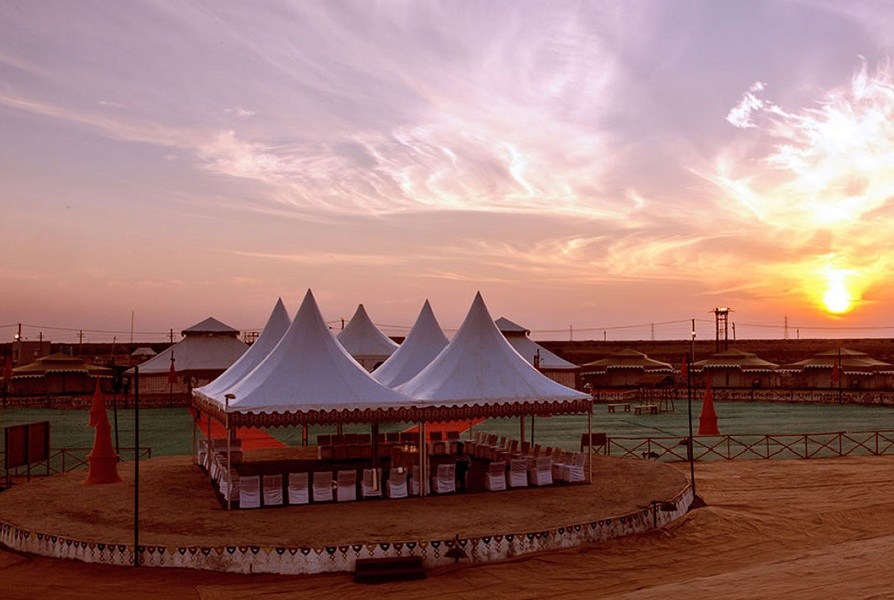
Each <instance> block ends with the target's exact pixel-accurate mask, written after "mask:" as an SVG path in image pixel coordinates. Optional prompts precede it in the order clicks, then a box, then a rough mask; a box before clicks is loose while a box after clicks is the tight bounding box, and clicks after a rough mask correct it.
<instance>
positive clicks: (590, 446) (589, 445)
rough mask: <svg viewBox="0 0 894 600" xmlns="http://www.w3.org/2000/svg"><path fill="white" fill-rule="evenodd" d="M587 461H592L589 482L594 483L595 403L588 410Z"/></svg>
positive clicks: (588, 476)
mask: <svg viewBox="0 0 894 600" xmlns="http://www.w3.org/2000/svg"><path fill="white" fill-rule="evenodd" d="M587 461H588V462H589V463H590V468H589V473H588V474H587V482H588V483H593V403H592V402H591V403H590V410H588V411H587Z"/></svg>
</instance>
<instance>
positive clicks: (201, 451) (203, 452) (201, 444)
mask: <svg viewBox="0 0 894 600" xmlns="http://www.w3.org/2000/svg"><path fill="white" fill-rule="evenodd" d="M207 460H208V440H206V439H205V438H199V439H198V440H197V441H196V464H197V465H199V466H200V467H202V468H203V469H207V468H208V465H207V464H206V462H207Z"/></svg>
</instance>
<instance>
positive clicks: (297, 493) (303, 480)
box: [289, 473, 332, 504]
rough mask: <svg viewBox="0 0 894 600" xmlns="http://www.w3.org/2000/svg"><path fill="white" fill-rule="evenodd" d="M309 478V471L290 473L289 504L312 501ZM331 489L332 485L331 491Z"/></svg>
mask: <svg viewBox="0 0 894 600" xmlns="http://www.w3.org/2000/svg"><path fill="white" fill-rule="evenodd" d="M308 479H309V477H308V473H289V504H307V503H308V502H310V490H309V489H308ZM331 489H332V488H331V486H330V492H331Z"/></svg>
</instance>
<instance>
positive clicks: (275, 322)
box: [195, 298, 291, 397]
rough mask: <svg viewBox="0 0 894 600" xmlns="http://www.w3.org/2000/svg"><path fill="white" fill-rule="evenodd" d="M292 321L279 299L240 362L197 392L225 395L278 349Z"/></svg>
mask: <svg viewBox="0 0 894 600" xmlns="http://www.w3.org/2000/svg"><path fill="white" fill-rule="evenodd" d="M290 323H291V319H289V313H288V312H287V311H286V307H285V305H284V304H283V303H282V298H279V299H277V301H276V305H275V306H274V307H273V311H272V312H271V313H270V317H269V318H268V319H267V324H266V325H264V329H263V331H261V335H259V336H258V339H257V340H255V343H254V344H252V345H251V346H250V347H249V349H248V350H247V351H246V352H245V354H243V355H242V356H241V357H239V360H237V361H236V362H234V363H233V364H232V365H230V368H229V369H227V370H226V371H224V372H223V373H222V374H221V375H220V377H218V378H217V379H215V380H214V381H212V382H211V383H209V384H208V385H206V386H203V387H200V388H197V389H196V390H195V391H196V392H198V393H200V394H204V395H205V396H212V397H213V396H216V395H220V394H223V393H224V392H226V391H227V390H228V389H229V388H231V387H233V386H234V385H236V384H237V383H239V381H240V380H241V379H242V378H243V377H245V376H246V375H248V374H249V373H250V372H251V371H252V370H253V369H254V368H255V367H257V366H258V365H259V364H261V361H263V360H264V359H265V358H266V357H267V355H268V354H270V352H271V351H272V350H273V348H275V347H276V344H278V343H279V340H280V339H282V336H283V334H284V333H285V332H286V330H287V329H288V328H289V324H290Z"/></svg>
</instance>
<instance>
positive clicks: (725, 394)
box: [593, 387, 894, 406]
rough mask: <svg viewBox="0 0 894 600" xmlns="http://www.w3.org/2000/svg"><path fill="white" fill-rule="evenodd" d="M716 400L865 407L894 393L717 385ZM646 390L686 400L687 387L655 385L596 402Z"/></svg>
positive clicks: (884, 402) (888, 401)
mask: <svg viewBox="0 0 894 600" xmlns="http://www.w3.org/2000/svg"><path fill="white" fill-rule="evenodd" d="M712 391H713V394H714V400H715V401H716V402H734V401H740V402H773V403H775V402H783V403H790V404H839V403H841V404H860V405H863V406H894V392H891V391H881V390H848V389H843V390H841V392H839V391H838V390H832V389H815V390H810V389H808V390H803V389H801V390H795V389H791V390H789V389H782V388H772V389H770V388H714V389H713V390H712ZM642 393H646V394H651V396H654V397H661V398H669V399H672V400H686V399H687V394H688V392H687V390H686V388H685V387H684V388H679V387H676V388H655V389H654V390H652V389H648V388H643V390H639V389H636V390H624V391H617V392H615V391H605V390H600V391H597V392H593V399H594V400H595V401H596V402H632V401H636V400H639V399H640V397H641V394H642ZM704 396H705V390H704V388H693V390H692V398H693V399H694V400H701V399H702V398H704Z"/></svg>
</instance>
